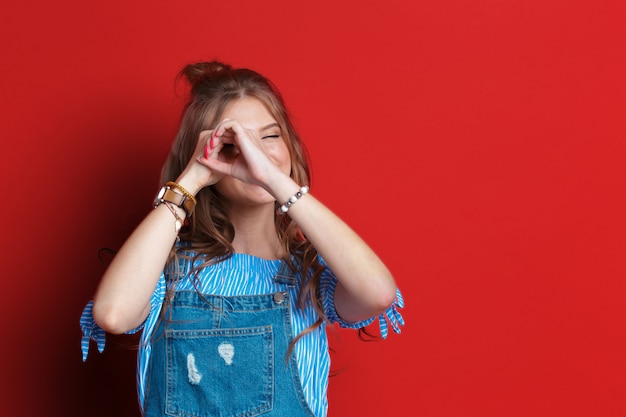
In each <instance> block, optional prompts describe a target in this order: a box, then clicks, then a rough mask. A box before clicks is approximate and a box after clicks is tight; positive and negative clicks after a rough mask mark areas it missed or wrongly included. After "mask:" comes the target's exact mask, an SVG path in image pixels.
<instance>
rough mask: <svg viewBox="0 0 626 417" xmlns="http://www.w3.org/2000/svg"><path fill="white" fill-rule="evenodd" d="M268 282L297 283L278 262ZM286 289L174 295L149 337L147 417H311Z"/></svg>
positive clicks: (192, 292) (191, 292)
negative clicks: (292, 348)
mask: <svg viewBox="0 0 626 417" xmlns="http://www.w3.org/2000/svg"><path fill="white" fill-rule="evenodd" d="M274 280H275V281H276V282H278V283H281V284H284V286H285V289H286V288H287V286H292V285H295V278H293V276H291V274H290V272H289V270H288V268H286V265H285V264H284V263H281V267H280V268H279V271H278V273H277V275H276V276H275V277H274ZM291 302H295V300H290V299H289V295H288V292H287V291H284V292H276V293H273V294H263V295H244V296H233V297H225V296H214V295H200V294H198V293H197V292H195V291H179V292H176V293H175V296H174V298H173V300H172V302H171V306H170V307H169V308H168V310H167V311H166V312H165V319H164V320H161V322H160V323H159V325H158V327H157V328H156V330H155V333H154V334H153V348H152V349H153V350H152V357H151V361H150V365H149V371H148V379H147V386H146V401H145V416H146V417H157V416H159V417H161V416H179V417H192V416H193V417H213V416H219V417H252V416H257V415H263V416H264V417H313V413H312V412H311V411H310V409H309V407H308V405H307V404H306V401H305V398H304V394H303V392H302V384H301V382H300V377H299V374H298V370H297V363H296V359H295V355H294V353H293V352H291V354H290V355H289V356H287V350H288V346H289V344H290V342H291V341H292V339H293V336H292V329H291V313H290V308H289V303H291Z"/></svg>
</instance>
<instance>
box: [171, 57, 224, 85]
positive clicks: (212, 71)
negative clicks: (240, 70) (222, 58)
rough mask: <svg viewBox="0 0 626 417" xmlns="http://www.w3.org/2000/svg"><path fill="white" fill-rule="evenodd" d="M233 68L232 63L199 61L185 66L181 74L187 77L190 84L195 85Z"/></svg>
mask: <svg viewBox="0 0 626 417" xmlns="http://www.w3.org/2000/svg"><path fill="white" fill-rule="evenodd" d="M231 69H232V67H231V66H230V65H228V64H224V63H223V62H219V61H210V62H197V63H195V64H189V65H187V66H185V68H183V70H182V71H181V75H182V76H184V77H185V78H186V79H187V81H188V82H189V84H191V85H192V86H194V85H196V84H197V83H198V82H201V81H203V80H206V79H207V78H211V77H213V76H215V75H217V74H218V73H220V72H222V71H225V70H231Z"/></svg>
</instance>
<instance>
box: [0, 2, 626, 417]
mask: <svg viewBox="0 0 626 417" xmlns="http://www.w3.org/2000/svg"><path fill="white" fill-rule="evenodd" d="M625 19H626V10H625V7H624V2H622V1H617V0H616V1H606V0H605V1H602V0H601V1H596V0H580V1H571V0H568V1H566V0H557V1H542V0H527V1H517V0H515V1H514V0H510V1H507V0H481V1H472V0H436V1H435V0H426V1H415V0H406V1H400V0H390V1H386V2H373V1H364V0H359V1H356V0H346V1H329V0H320V1H316V2H298V1H286V0H268V1H264V2H263V1H256V0H255V1H243V0H231V1H224V2H217V1H198V0H185V1H169V2H167V1H143V0H141V1H109V2H99V3H94V2H85V1H76V0H68V1H65V2H45V1H25V2H4V3H3V4H2V6H0V46H1V51H2V69H1V70H0V71H2V77H1V78H0V91H1V92H2V101H1V106H2V107H1V109H0V110H1V112H0V114H1V117H0V123H1V124H0V135H1V145H0V146H1V155H2V164H0V170H1V174H2V178H3V181H4V186H3V187H4V195H5V197H6V198H4V200H3V203H2V217H1V219H2V223H3V232H2V236H3V239H2V251H1V253H2V270H3V272H2V278H3V283H4V291H3V295H4V296H3V301H2V302H0V306H1V307H0V308H1V309H2V310H1V312H0V320H1V321H2V322H1V325H2V330H3V338H2V348H1V349H2V352H1V355H0V360H1V361H2V372H1V375H2V376H1V377H0V378H2V380H3V386H4V387H5V388H4V389H3V390H2V391H0V395H1V396H2V414H3V415H7V416H40V415H45V416H68V415H70V416H86V415H88V416H96V417H98V416H110V415H115V416H137V411H136V405H135V392H134V356H133V355H134V352H133V351H132V350H131V349H129V348H127V347H126V346H127V345H129V344H131V343H133V342H135V341H133V340H130V341H129V340H126V339H124V338H112V339H110V343H109V345H108V347H107V350H106V351H105V353H104V354H103V355H96V354H93V356H91V357H90V358H89V360H88V361H87V362H86V363H84V364H83V363H82V361H81V355H80V349H79V340H80V332H79V327H78V318H79V315H80V312H81V310H82V307H83V306H84V304H85V303H86V302H87V301H88V300H89V299H90V298H91V296H92V294H93V291H94V289H95V287H96V285H97V282H98V280H99V278H100V276H101V274H102V272H103V269H104V266H103V265H102V264H101V263H99V261H98V258H97V251H98V249H99V248H101V247H111V248H116V247H118V246H119V245H120V244H121V242H122V241H123V239H124V237H125V236H126V235H127V234H128V233H129V232H130V230H131V229H132V228H133V227H134V226H135V225H136V224H137V222H139V221H140V219H141V218H142V217H143V216H144V215H145V214H146V213H147V212H148V211H149V210H150V203H151V201H152V198H153V196H154V193H155V192H156V190H157V188H158V186H159V184H158V174H159V170H160V165H161V163H162V161H163V160H164V158H165V155H166V153H167V151H168V148H169V144H170V141H171V139H172V137H173V134H174V131H175V128H176V123H177V119H178V114H179V110H180V107H181V103H180V101H179V99H177V98H176V96H175V95H174V89H173V79H174V76H175V75H176V73H177V71H178V70H179V69H180V68H181V67H182V66H183V65H184V64H186V63H188V62H192V61H196V60H204V59H212V58H218V59H221V60H224V61H227V62H230V63H232V64H234V65H236V66H249V67H251V68H254V69H257V70H259V71H261V72H263V73H265V74H266V75H268V76H269V77H270V78H272V79H273V80H274V81H275V82H276V83H277V84H278V85H279V87H280V88H281V90H282V91H283V94H284V96H285V98H286V100H287V102H288V104H290V107H291V110H292V112H293V114H294V116H295V121H296V124H297V126H298V127H299V129H300V131H301V133H302V135H303V137H304V138H305V140H306V142H307V143H308V146H309V148H310V151H311V154H312V157H313V171H314V175H315V177H314V181H313V183H312V192H314V193H315V194H316V195H317V196H318V197H319V198H320V199H321V200H322V201H324V202H325V203H326V204H327V205H328V206H330V207H331V208H333V209H334V210H335V211H336V212H338V213H339V214H340V215H341V216H342V217H343V218H345V219H346V220H347V221H348V223H349V224H351V225H352V226H353V227H354V228H355V229H356V230H357V231H358V232H359V233H360V234H361V235H362V236H363V237H364V238H365V239H366V240H367V241H368V242H369V243H370V244H371V245H372V246H373V247H374V248H375V249H376V250H377V251H378V252H379V254H380V255H381V257H382V258H383V259H384V260H385V261H386V262H387V264H388V265H389V267H390V269H391V270H392V272H393V273H394V274H395V276H396V279H397V282H398V284H399V285H400V287H401V288H402V290H403V292H404V295H405V298H406V305H407V306H406V308H405V309H404V311H403V313H404V317H405V319H406V322H407V325H406V327H405V328H404V330H403V333H402V335H400V336H397V335H391V336H390V338H389V339H388V340H386V341H384V342H372V343H362V342H359V341H358V340H357V338H356V336H355V334H354V333H352V332H340V333H339V334H338V336H337V337H334V338H333V345H334V348H335V351H336V352H335V353H334V354H333V355H334V356H333V357H334V367H335V368H336V369H343V372H342V373H341V374H339V375H338V376H336V377H334V378H332V379H331V385H330V402H331V407H330V417H339V416H357V415H358V416H387V415H408V416H427V417H444V416H446V417H447V416H454V417H456V416H463V417H472V416H477V417H478V416H479V417H489V416H494V417H501V416H507V417H509V416H520V417H521V416H524V417H526V416H568V417H569V416H603V417H613V416H615V417H617V416H620V417H623V416H625V415H626V396H625V394H626V360H625V357H626V355H625V351H624V348H625V347H626V345H625V333H624V326H625V324H626V308H625V304H624V296H625V295H626V292H625V285H624V273H625V272H626V267H625V266H626V265H625V259H624V249H625V248H626V245H625V238H624V236H625V232H626V223H625V221H624V213H625V209H626V198H625V185H626V184H625V179H626V172H625V171H626V168H625V164H624V157H625V156H626V145H625V139H626V138H625V133H626V126H625V122H624V120H625V118H624V113H625V109H626V106H625V105H626V102H625V101H626V83H625V77H624V75H625V74H626V72H625V70H626V64H625V62H626V56H625V55H626V54H625V49H624V45H625V44H626V43H625V41H626V39H625V38H626V36H625V35H626V30H625V29H624V22H625V21H626V20H625ZM7 387H8V388H7Z"/></svg>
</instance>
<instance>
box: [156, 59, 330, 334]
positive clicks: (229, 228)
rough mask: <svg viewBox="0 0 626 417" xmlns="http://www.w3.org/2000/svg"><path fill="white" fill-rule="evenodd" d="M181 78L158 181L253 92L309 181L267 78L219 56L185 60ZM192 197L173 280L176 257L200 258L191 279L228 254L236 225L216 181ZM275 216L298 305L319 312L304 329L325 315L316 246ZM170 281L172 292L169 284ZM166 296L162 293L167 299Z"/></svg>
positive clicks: (170, 177) (297, 171)
mask: <svg viewBox="0 0 626 417" xmlns="http://www.w3.org/2000/svg"><path fill="white" fill-rule="evenodd" d="M181 80H182V81H186V82H187V85H188V91H187V94H188V97H187V100H186V104H185V107H184V109H183V113H182V116H181V121H180V126H179V130H178V133H177V135H176V139H175V141H174V143H173V145H172V148H171V151H170V153H169V156H168V157H167V160H166V162H165V164H164V166H163V170H162V173H161V182H162V183H165V182H167V181H175V180H176V178H177V177H178V176H179V175H180V174H181V173H182V171H183V170H184V169H185V167H186V165H187V164H188V163H189V161H190V160H191V159H192V157H193V154H194V152H195V150H196V145H197V142H198V138H199V135H200V132H201V131H203V130H207V129H213V128H215V127H216V125H217V124H218V123H219V122H220V121H221V119H222V117H223V114H224V111H225V110H226V108H227V106H228V105H229V104H230V103H232V102H233V101H234V100H238V99H241V98H244V97H252V98H256V99H258V100H260V101H261V102H262V103H263V104H264V105H265V106H266V107H267V110H268V111H269V112H270V114H271V115H272V116H273V117H274V118H275V119H276V121H277V123H278V124H279V126H280V129H281V132H282V137H283V140H284V141H285V144H286V146H287V148H288V150H289V155H290V159H291V173H290V176H291V178H292V179H293V180H294V181H295V182H296V183H298V184H301V185H302V184H310V173H309V159H308V154H307V152H306V149H305V147H304V144H303V143H302V141H301V139H300V136H299V135H298V133H297V132H296V130H295V128H294V126H293V124H292V122H291V120H290V117H289V114H288V111H287V109H286V107H285V103H284V101H283V99H282V97H281V95H280V93H279V91H278V89H277V88H276V87H275V86H274V85H273V84H272V82H271V81H270V80H268V79H267V78H265V77H264V76H262V75H261V74H259V73H257V72H255V71H252V70H250V69H245V68H241V69H235V68H232V67H231V66H230V65H227V64H224V63H220V62H217V61H212V62H200V63H196V64H190V65H187V66H186V67H185V68H183V70H182V71H181V72H180V73H179V75H178V77H177V81H181ZM196 199H197V201H198V202H197V205H196V208H195V210H194V213H193V215H192V216H191V217H190V218H188V224H187V225H186V226H185V227H184V228H183V229H182V230H181V234H180V239H181V241H182V242H184V244H183V245H176V246H174V248H172V253H171V256H170V259H169V260H168V264H167V266H166V271H169V272H170V274H169V276H168V278H170V279H171V280H172V281H174V284H175V281H177V280H178V279H180V278H181V277H180V276H178V273H177V272H176V271H177V265H178V260H179V258H181V257H186V258H192V259H193V261H194V263H195V261H197V260H200V261H201V262H200V263H199V265H200V266H199V267H198V268H196V269H195V270H194V271H193V272H192V279H194V280H196V277H197V273H198V271H199V270H200V269H202V268H204V267H206V266H208V265H210V264H211V263H215V262H219V260H223V259H226V258H227V257H229V256H230V255H232V254H233V252H234V250H233V247H232V241H233V238H234V234H235V231H234V227H233V225H232V223H231V221H230V219H229V217H228V206H227V204H228V203H227V202H226V201H225V200H224V199H222V198H220V195H219V193H218V191H217V190H216V188H215V187H214V186H208V187H205V188H203V189H202V190H200V192H198V194H197V195H196ZM274 222H275V226H276V232H277V234H278V237H279V239H280V242H281V245H282V250H283V253H284V254H285V257H284V261H285V262H287V264H288V265H289V267H290V268H291V269H292V270H293V271H296V272H299V273H300V276H301V283H300V289H299V293H298V299H297V303H298V306H299V307H300V308H302V307H303V306H305V305H306V304H308V303H310V304H311V305H312V306H313V308H315V310H316V311H317V313H318V314H319V317H320V318H319V319H318V320H317V322H316V323H314V324H313V325H312V326H311V328H309V329H307V330H306V331H305V332H303V334H304V333H306V332H308V331H311V330H312V329H313V328H314V327H316V326H319V324H320V323H321V322H322V320H324V319H325V315H324V310H323V307H322V303H321V301H320V299H319V283H320V276H321V274H322V271H323V269H324V268H323V266H322V265H321V264H320V262H319V261H318V253H317V250H316V249H315V248H314V247H313V246H312V245H311V244H310V243H309V242H308V240H307V239H306V238H305V237H304V236H303V235H302V232H301V231H300V230H299V229H298V227H297V226H296V224H295V223H294V222H293V221H292V220H291V219H290V217H289V216H281V215H274ZM196 281H197V280H196ZM174 286H175V285H174ZM168 287H169V288H170V290H169V291H170V292H171V291H172V289H173V286H168ZM170 296H171V294H168V296H166V298H165V299H166V302H167V300H169V299H170ZM165 310H166V309H163V311H165ZM303 334H301V335H299V336H298V338H297V339H299V338H300V337H301V336H302V335H303ZM297 339H296V340H297Z"/></svg>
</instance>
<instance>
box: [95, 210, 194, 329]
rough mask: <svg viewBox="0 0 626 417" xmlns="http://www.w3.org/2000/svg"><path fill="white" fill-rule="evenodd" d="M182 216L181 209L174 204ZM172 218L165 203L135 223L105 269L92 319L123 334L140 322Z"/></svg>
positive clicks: (172, 235)
mask: <svg viewBox="0 0 626 417" xmlns="http://www.w3.org/2000/svg"><path fill="white" fill-rule="evenodd" d="M174 210H177V211H178V212H177V213H178V215H179V216H180V217H181V218H183V217H184V211H182V210H181V209H180V208H178V207H174ZM175 223H176V219H175V217H174V216H173V214H172V213H171V212H170V210H169V208H168V207H167V206H166V205H165V204H161V205H159V206H158V207H157V208H155V209H154V210H152V211H151V212H150V213H149V214H148V216H146V218H145V219H144V220H143V221H142V222H141V223H140V224H139V226H138V227H137V228H136V229H135V231H134V232H133V233H132V234H131V235H130V237H129V238H128V239H127V240H126V242H125V243H124V244H123V245H122V247H121V248H120V250H119V252H118V253H117V254H116V255H115V257H114V258H113V261H112V262H111V265H110V266H109V267H108V268H107V270H106V272H105V273H104V276H103V277H102V280H101V282H100V285H99V286H98V289H97V291H96V294H95V296H94V309H93V314H94V319H95V320H96V322H97V323H98V324H99V325H100V326H101V327H102V328H103V329H105V330H107V331H109V332H112V333H123V332H126V331H128V330H131V329H133V328H135V327H137V326H138V325H140V324H141V323H142V322H143V320H144V319H145V318H146V316H147V314H148V312H149V311H150V297H151V295H152V293H153V292H154V289H155V287H156V284H157V282H158V279H159V277H160V275H161V273H162V271H163V267H164V265H165V263H166V262H167V259H168V257H169V254H170V250H171V248H172V245H173V244H174V242H175V240H176V236H177V230H176V227H175Z"/></svg>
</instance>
